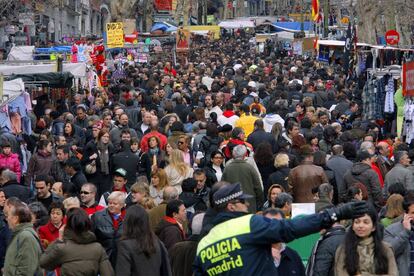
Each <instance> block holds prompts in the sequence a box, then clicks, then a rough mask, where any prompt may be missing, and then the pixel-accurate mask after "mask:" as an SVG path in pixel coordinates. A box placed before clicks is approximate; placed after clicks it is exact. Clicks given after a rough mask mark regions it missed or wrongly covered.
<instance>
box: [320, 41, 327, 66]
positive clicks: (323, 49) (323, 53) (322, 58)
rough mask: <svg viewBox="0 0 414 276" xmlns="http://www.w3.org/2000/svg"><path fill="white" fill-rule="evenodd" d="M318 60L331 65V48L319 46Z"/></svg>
mask: <svg viewBox="0 0 414 276" xmlns="http://www.w3.org/2000/svg"><path fill="white" fill-rule="evenodd" d="M318 60H319V61H322V62H328V63H329V46H325V45H319V55H318Z"/></svg>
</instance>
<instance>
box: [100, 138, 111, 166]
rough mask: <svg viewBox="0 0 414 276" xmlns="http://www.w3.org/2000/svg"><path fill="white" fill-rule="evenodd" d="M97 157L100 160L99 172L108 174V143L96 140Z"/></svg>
mask: <svg viewBox="0 0 414 276" xmlns="http://www.w3.org/2000/svg"><path fill="white" fill-rule="evenodd" d="M98 151H99V159H100V161H101V172H102V173H104V174H109V150H108V144H104V143H102V142H101V141H99V142H98Z"/></svg>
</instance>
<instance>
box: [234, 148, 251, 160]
mask: <svg viewBox="0 0 414 276" xmlns="http://www.w3.org/2000/svg"><path fill="white" fill-rule="evenodd" d="M246 153H247V149H246V146H245V145H238V146H235V147H234V148H233V151H232V154H233V158H234V159H239V160H240V159H244V157H245V156H246Z"/></svg>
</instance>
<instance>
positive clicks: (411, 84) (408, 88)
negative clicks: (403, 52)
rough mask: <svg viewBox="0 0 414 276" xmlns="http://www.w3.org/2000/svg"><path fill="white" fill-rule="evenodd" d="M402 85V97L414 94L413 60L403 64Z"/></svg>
mask: <svg viewBox="0 0 414 276" xmlns="http://www.w3.org/2000/svg"><path fill="white" fill-rule="evenodd" d="M402 87H403V95H404V97H413V96H414V61H410V62H407V63H404V64H403V71H402Z"/></svg>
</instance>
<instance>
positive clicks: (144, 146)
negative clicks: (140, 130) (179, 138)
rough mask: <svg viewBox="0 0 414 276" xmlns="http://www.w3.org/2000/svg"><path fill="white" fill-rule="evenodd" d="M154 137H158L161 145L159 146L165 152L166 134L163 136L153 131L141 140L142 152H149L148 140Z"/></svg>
mask: <svg viewBox="0 0 414 276" xmlns="http://www.w3.org/2000/svg"><path fill="white" fill-rule="evenodd" d="M152 136H157V137H158V139H160V143H161V145H159V146H160V148H161V149H162V150H165V146H166V145H167V137H166V136H165V135H164V134H162V133H160V132H158V131H151V132H149V133H147V134H145V135H144V136H143V137H142V139H141V150H142V151H143V152H147V151H148V139H149V138H150V137H152Z"/></svg>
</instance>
